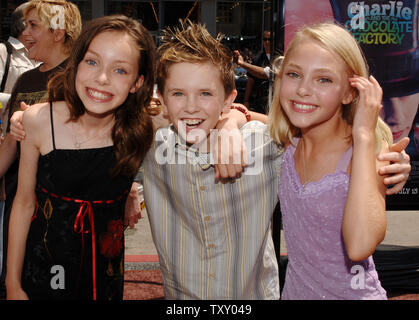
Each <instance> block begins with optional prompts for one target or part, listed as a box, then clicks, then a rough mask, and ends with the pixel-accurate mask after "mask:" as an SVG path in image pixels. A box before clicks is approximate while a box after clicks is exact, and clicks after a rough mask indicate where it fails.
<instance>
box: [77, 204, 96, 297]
mask: <svg viewBox="0 0 419 320" xmlns="http://www.w3.org/2000/svg"><path fill="white" fill-rule="evenodd" d="M73 201H74V202H77V203H80V208H79V212H78V213H77V216H76V220H75V222H74V231H75V232H77V233H81V235H82V243H84V239H83V234H85V233H89V230H85V229H84V218H85V216H86V214H87V216H88V218H89V223H90V227H91V231H92V269H93V270H92V274H93V300H96V242H95V220H94V218H93V209H92V204H91V203H90V201H85V200H79V199H73Z"/></svg>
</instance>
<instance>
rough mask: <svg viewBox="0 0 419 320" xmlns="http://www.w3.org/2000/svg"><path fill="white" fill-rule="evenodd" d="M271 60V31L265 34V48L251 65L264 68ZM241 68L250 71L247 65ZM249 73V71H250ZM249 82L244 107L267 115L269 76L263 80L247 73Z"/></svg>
mask: <svg viewBox="0 0 419 320" xmlns="http://www.w3.org/2000/svg"><path fill="white" fill-rule="evenodd" d="M270 59H271V33H270V31H264V32H263V47H262V51H260V52H259V53H258V54H256V56H255V57H254V59H253V60H252V63H251V65H254V66H259V67H262V68H265V67H269V66H270ZM239 66H241V67H243V68H245V69H246V70H248V68H246V67H245V65H240V64H239ZM248 71H249V70H248ZM247 76H248V80H247V85H246V91H245V93H244V103H243V104H244V105H245V106H246V107H247V108H249V109H250V110H252V111H256V112H259V113H265V114H266V113H267V110H268V107H267V104H268V101H269V76H267V77H266V78H263V75H262V78H261V77H258V76H255V75H254V74H253V73H252V72H248V73H247Z"/></svg>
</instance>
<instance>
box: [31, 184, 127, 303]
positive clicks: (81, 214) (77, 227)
mask: <svg viewBox="0 0 419 320" xmlns="http://www.w3.org/2000/svg"><path fill="white" fill-rule="evenodd" d="M38 188H39V189H40V190H41V191H42V192H44V193H46V194H49V195H51V196H52V197H54V198H58V199H61V200H64V201H68V202H76V203H80V208H79V211H78V213H77V216H76V220H75V221H74V231H75V232H77V233H80V234H81V235H82V246H83V248H82V251H84V237H83V235H84V234H85V233H89V230H85V229H84V218H85V217H86V214H87V216H88V218H89V223H90V227H91V231H92V269H93V270H92V273H93V299H94V300H96V242H95V220H94V217H93V208H92V203H93V204H112V203H115V202H116V201H119V200H122V198H123V197H124V195H125V194H127V193H128V192H129V190H125V191H124V192H123V194H122V195H120V196H119V197H118V198H116V199H115V200H93V201H86V200H80V199H74V198H69V197H61V196H59V195H56V194H54V193H50V192H48V190H46V189H45V188H43V187H42V186H41V185H40V184H38ZM37 211H38V201H37V203H36V209H35V215H34V216H33V217H32V221H33V220H34V219H35V218H36V212H37Z"/></svg>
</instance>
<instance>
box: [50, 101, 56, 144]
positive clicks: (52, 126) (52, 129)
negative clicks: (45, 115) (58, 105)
mask: <svg viewBox="0 0 419 320" xmlns="http://www.w3.org/2000/svg"><path fill="white" fill-rule="evenodd" d="M49 114H50V119H51V134H52V148H53V150H55V136H54V120H53V118H52V101H50V103H49Z"/></svg>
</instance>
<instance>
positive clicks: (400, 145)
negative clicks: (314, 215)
mask: <svg viewBox="0 0 419 320" xmlns="http://www.w3.org/2000/svg"><path fill="white" fill-rule="evenodd" d="M409 142H410V139H409V137H404V138H403V139H400V141H398V142H397V143H394V144H393V145H392V146H391V148H390V149H391V151H393V152H402V151H403V150H404V149H406V147H407V145H408V144H409Z"/></svg>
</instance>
